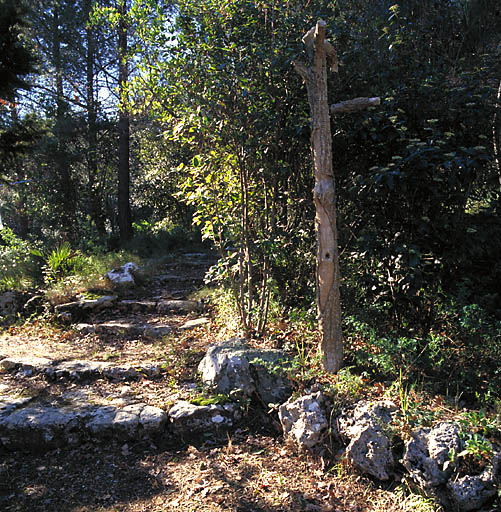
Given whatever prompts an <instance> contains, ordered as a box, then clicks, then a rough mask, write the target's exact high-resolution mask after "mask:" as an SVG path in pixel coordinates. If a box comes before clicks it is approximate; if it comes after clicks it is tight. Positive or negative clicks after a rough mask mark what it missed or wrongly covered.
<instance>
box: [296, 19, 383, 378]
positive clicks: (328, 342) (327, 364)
mask: <svg viewBox="0 0 501 512" xmlns="http://www.w3.org/2000/svg"><path fill="white" fill-rule="evenodd" d="M325 27H326V23H325V21H322V20H319V21H318V22H317V24H316V26H315V27H313V28H312V29H310V30H309V31H308V32H307V33H306V35H305V36H304V37H303V43H304V44H305V45H306V49H307V52H308V55H309V57H310V59H311V60H312V63H311V65H310V66H306V65H305V64H304V63H302V62H299V61H295V62H294V67H295V69H296V71H297V72H298V73H299V74H300V75H301V77H302V78H303V80H304V82H305V84H306V89H307V91H308V102H309V104H310V111H311V149H312V154H313V164H314V175H315V187H314V189H313V201H314V203H315V211H316V213H315V227H316V231H317V276H316V281H317V307H318V319H319V329H320V337H321V339H320V352H321V354H322V359H323V364H324V368H325V370H326V371H328V372H330V373H336V372H337V371H339V369H340V368H341V366H342V364H343V333H342V329H341V300H340V292H339V281H340V272H339V254H338V243H337V238H338V234H337V226H336V191H335V184H334V173H333V169H332V136H331V126H330V115H329V110H332V112H333V113H334V114H338V113H347V112H355V111H358V110H361V109H363V108H367V107H368V106H371V105H375V104H378V103H379V98H357V99H355V100H349V101H347V102H343V103H341V104H336V105H333V106H332V107H331V109H329V105H328V96H327V64H328V65H329V67H330V69H331V70H332V71H336V72H337V71H338V61H337V55H336V50H335V49H334V47H333V46H332V45H331V44H330V43H329V42H328V41H326V40H325Z"/></svg>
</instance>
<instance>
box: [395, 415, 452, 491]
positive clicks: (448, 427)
mask: <svg viewBox="0 0 501 512" xmlns="http://www.w3.org/2000/svg"><path fill="white" fill-rule="evenodd" d="M411 436H412V438H411V439H410V440H409V441H408V442H407V444H406V446H405V452H404V456H403V459H402V464H403V465H404V467H405V468H406V469H407V471H408V472H409V473H410V475H411V477H412V478H413V480H414V481H415V482H416V483H417V484H419V485H420V486H421V487H422V488H423V489H424V490H432V489H433V488H434V487H438V486H440V485H442V484H445V483H446V482H447V480H448V479H449V477H450V476H451V474H452V471H453V465H452V464H450V455H449V454H451V453H459V452H460V451H461V448H462V442H461V440H460V438H459V427H458V426H457V425H456V424H454V423H445V422H444V423H439V424H438V425H435V426H434V427H433V428H420V429H418V430H416V431H414V432H412V434H411ZM447 462H449V463H447Z"/></svg>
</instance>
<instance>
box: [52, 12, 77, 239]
mask: <svg viewBox="0 0 501 512" xmlns="http://www.w3.org/2000/svg"><path fill="white" fill-rule="evenodd" d="M52 23H53V26H52V30H53V33H52V38H53V39H52V57H53V61H54V68H55V75H56V126H55V135H56V140H57V142H56V151H55V155H54V162H55V167H56V173H57V177H58V181H59V186H60V192H61V194H62V195H61V203H60V204H61V206H62V210H61V212H60V218H59V225H60V227H61V229H62V236H63V238H71V236H72V234H73V221H74V212H75V193H74V190H73V183H72V180H71V176H70V172H69V165H68V158H67V155H66V151H65V139H66V133H65V132H66V129H65V124H66V123H65V117H66V105H65V100H64V89H63V64H62V59H61V32H60V31H61V28H60V26H59V24H60V19H59V8H58V6H57V5H55V6H54V11H53V14H52Z"/></svg>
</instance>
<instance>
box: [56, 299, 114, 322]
mask: <svg viewBox="0 0 501 512" xmlns="http://www.w3.org/2000/svg"><path fill="white" fill-rule="evenodd" d="M117 298H118V297H117V296H116V295H103V296H102V297H99V298H97V299H86V300H77V301H73V302H66V303H65V304H58V305H57V306H55V307H54V311H55V312H56V313H57V314H59V315H65V314H70V315H71V318H74V317H75V318H81V317H83V316H84V315H85V314H87V313H91V312H95V311H101V310H103V309H106V308H109V307H111V306H113V305H114V304H115V302H116V301H117Z"/></svg>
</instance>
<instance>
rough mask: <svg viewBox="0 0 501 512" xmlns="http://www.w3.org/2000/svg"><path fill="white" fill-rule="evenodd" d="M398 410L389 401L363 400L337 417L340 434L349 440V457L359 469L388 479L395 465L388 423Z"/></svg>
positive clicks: (342, 437)
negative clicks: (387, 429)
mask: <svg viewBox="0 0 501 512" xmlns="http://www.w3.org/2000/svg"><path fill="white" fill-rule="evenodd" d="M396 410H397V407H396V405H395V404H394V403H393V402H390V401H388V400H381V401H378V402H369V401H367V400H361V401H360V402H358V403H357V404H355V405H354V406H351V407H348V408H346V409H344V410H343V411H342V412H341V414H340V416H339V417H338V418H337V430H338V434H339V436H340V437H341V439H343V440H345V441H348V442H349V444H348V446H347V448H346V455H347V456H348V459H349V460H350V461H351V462H352V464H353V465H354V466H355V467H356V468H357V469H358V470H360V471H362V472H363V473H366V474H369V475H371V476H373V477H375V478H377V479H379V480H388V479H389V478H390V475H391V474H392V472H393V467H394V464H395V461H394V458H393V454H392V451H391V444H390V439H389V437H388V434H387V433H386V432H385V429H384V425H385V424H387V423H389V422H390V421H391V415H392V413H394V412H395V411H396Z"/></svg>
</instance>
